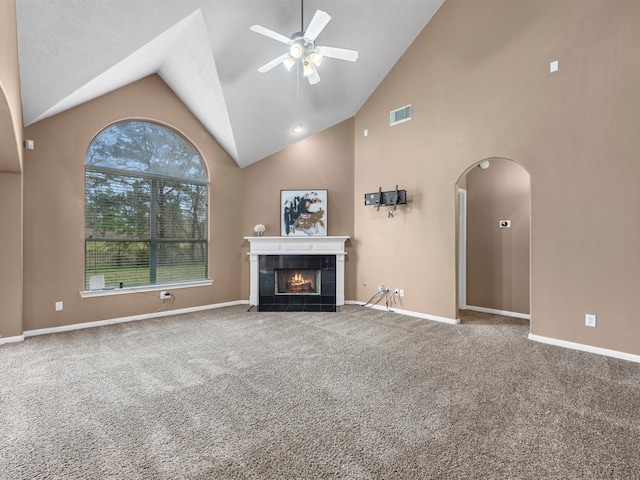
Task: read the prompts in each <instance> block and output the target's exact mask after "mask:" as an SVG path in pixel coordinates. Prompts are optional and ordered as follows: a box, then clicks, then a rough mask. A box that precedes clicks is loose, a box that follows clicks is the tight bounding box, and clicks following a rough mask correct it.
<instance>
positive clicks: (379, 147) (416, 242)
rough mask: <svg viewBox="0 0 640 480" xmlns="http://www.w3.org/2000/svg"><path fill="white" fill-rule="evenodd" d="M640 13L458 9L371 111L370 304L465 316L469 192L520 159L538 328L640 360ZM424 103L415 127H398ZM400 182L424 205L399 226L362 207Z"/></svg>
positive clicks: (366, 151)
mask: <svg viewBox="0 0 640 480" xmlns="http://www.w3.org/2000/svg"><path fill="white" fill-rule="evenodd" d="M638 18H640V2H637V1H590V0H584V1H580V2H575V1H571V0H556V1H553V2H541V1H518V2H514V1H508V0H484V1H482V2H477V1H462V0H447V1H446V2H445V3H444V4H443V6H442V7H441V8H440V10H439V11H438V12H437V13H436V15H435V16H434V18H433V20H432V21H431V22H430V23H429V25H428V26H427V28H426V29H425V30H424V31H423V32H422V33H421V34H420V35H419V36H418V38H417V39H416V40H415V42H414V43H413V45H412V46H411V47H410V48H409V49H408V51H407V52H406V53H405V55H404V56H403V57H402V58H401V59H400V61H399V62H398V63H397V64H396V66H395V67H394V68H393V70H392V71H391V72H390V73H389V75H388V76H387V78H386V79H385V80H384V81H383V82H382V84H381V85H380V86H379V87H378V89H377V90H376V91H375V92H374V94H373V95H372V96H371V97H370V98H369V99H368V101H367V102H366V103H365V104H364V105H363V107H362V108H361V110H360V112H359V113H358V114H357V115H356V119H355V178H356V182H355V197H354V198H355V240H354V243H355V245H356V248H357V250H358V268H357V298H358V299H359V300H366V299H367V298H369V297H370V295H371V294H372V292H373V291H374V289H375V284H377V283H378V282H381V283H385V285H388V286H390V287H392V288H393V287H396V286H397V287H404V288H405V289H406V297H404V299H402V307H403V308H406V309H408V310H412V311H417V312H422V313H426V314H432V315H440V316H444V317H449V318H455V317H456V315H457V313H456V282H455V277H456V275H455V229H456V227H455V198H456V195H455V187H454V185H455V183H456V180H457V179H458V177H459V176H460V175H461V174H462V173H463V172H465V170H466V169H467V168H468V167H469V166H471V165H472V164H475V163H477V162H479V161H480V160H482V159H484V158H489V157H504V158H510V159H513V160H515V161H517V162H518V163H520V164H522V165H523V166H524V167H525V168H526V169H527V170H528V171H529V172H530V174H531V191H532V205H531V229H532V230H531V232H532V233H531V235H532V237H531V238H532V244H531V315H532V320H531V331H532V333H533V334H537V335H541V336H547V337H553V338H557V339H561V340H567V341H573V342H578V343H583V344H588V345H593V346H597V347H603V348H610V349H614V350H619V351H623V352H628V353H633V354H639V353H640V341H639V339H640V322H639V321H638V319H637V313H636V311H635V310H636V309H635V305H634V302H633V299H634V298H635V297H636V296H637V293H638V281H637V272H638V271H640V256H638V255H637V249H638V247H637V243H638V238H639V236H640V226H639V223H638V222H637V221H636V219H637V218H638V217H639V216H640V192H639V191H638V189H637V188H635V185H634V184H635V183H636V181H637V178H638V177H639V176H640V162H638V158H640V136H639V135H638V134H637V129H638V125H639V120H640V117H639V113H638V112H640V82H638V78H640V45H639V44H638V41H637V39H638V38H640V22H638V21H637V20H638ZM553 60H559V65H560V69H559V71H558V72H556V73H553V74H552V73H549V63H550V62H551V61H553ZM408 103H411V104H413V111H414V119H413V120H412V121H410V122H407V123H403V124H401V125H398V126H395V127H389V125H388V118H389V111H390V110H392V109H394V108H397V107H401V106H403V105H406V104H408ZM364 129H368V130H369V136H368V137H364V136H363V135H362V131H363V130H364ZM396 183H397V184H399V185H400V186H401V188H406V189H407V191H408V193H409V198H410V204H409V205H408V206H407V207H403V208H401V209H400V213H398V214H396V216H395V217H394V218H393V219H388V218H386V217H385V216H384V215H383V214H381V213H380V214H378V213H376V212H375V210H373V209H372V208H366V207H364V206H362V203H361V197H362V194H363V193H365V192H369V191H373V190H376V189H377V188H378V186H382V187H383V188H384V189H388V188H392V187H393V185H394V184H396ZM364 284H366V286H364ZM586 313H594V314H597V315H598V327H597V328H595V329H594V328H587V327H585V326H584V315H585V314H586Z"/></svg>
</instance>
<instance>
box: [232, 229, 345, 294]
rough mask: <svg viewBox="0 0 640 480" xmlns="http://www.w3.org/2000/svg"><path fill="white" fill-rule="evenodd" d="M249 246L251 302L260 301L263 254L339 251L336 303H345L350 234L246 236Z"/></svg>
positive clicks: (313, 253) (302, 253)
mask: <svg viewBox="0 0 640 480" xmlns="http://www.w3.org/2000/svg"><path fill="white" fill-rule="evenodd" d="M244 239H245V240H247V241H248V242H249V243H250V245H251V247H250V250H249V262H250V267H249V269H250V274H249V279H250V285H249V304H251V305H258V302H259V295H258V293H259V292H258V285H259V284H258V275H259V273H260V272H259V267H258V260H259V257H260V255H335V256H336V305H337V306H340V305H344V257H345V255H346V254H347V252H346V251H345V248H344V244H345V242H346V241H347V240H348V239H349V237H339V236H331V237H244Z"/></svg>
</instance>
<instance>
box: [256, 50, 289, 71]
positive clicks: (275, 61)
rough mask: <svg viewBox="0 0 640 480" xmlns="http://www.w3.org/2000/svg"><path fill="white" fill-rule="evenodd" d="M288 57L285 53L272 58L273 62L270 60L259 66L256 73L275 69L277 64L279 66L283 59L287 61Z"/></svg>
mask: <svg viewBox="0 0 640 480" xmlns="http://www.w3.org/2000/svg"><path fill="white" fill-rule="evenodd" d="M288 57H289V54H288V53H285V54H284V55H280V56H279V57H278V58H274V59H273V60H271V61H270V62H269V63H265V64H264V65H263V66H261V67H260V68H259V69H258V71H259V72H260V73H267V72H268V71H269V70H271V69H272V68H276V67H277V66H278V65H279V64H281V63H282V62H283V61H284V60H285V59H287V58H288Z"/></svg>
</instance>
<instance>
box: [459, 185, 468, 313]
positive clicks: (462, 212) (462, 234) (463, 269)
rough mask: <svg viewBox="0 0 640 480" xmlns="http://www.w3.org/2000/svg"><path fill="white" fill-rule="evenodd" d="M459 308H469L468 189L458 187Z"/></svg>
mask: <svg viewBox="0 0 640 480" xmlns="http://www.w3.org/2000/svg"><path fill="white" fill-rule="evenodd" d="M458 308H459V309H460V310H465V309H466V308H467V191H466V190H465V189H464V188H460V187H458Z"/></svg>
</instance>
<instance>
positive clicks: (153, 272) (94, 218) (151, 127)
mask: <svg viewBox="0 0 640 480" xmlns="http://www.w3.org/2000/svg"><path fill="white" fill-rule="evenodd" d="M208 185H209V182H208V178H207V172H206V169H205V167H204V163H203V161H202V158H201V157H200V155H199V154H198V152H197V151H196V149H195V148H194V146H193V145H192V144H191V143H190V142H189V141H188V140H186V139H185V138H184V137H183V136H182V135H180V134H178V133H177V132H176V131H174V130H172V129H170V128H167V127H164V126H162V125H158V124H155V123H150V122H145V121H124V122H119V123H116V124H114V125H111V126H109V127H107V128H105V129H104V130H103V131H102V132H100V133H99V134H98V135H97V136H96V137H95V139H94V140H93V142H92V143H91V145H90V147H89V151H88V153H87V162H86V169H85V288H86V289H87V290H88V289H89V286H90V282H89V279H90V277H91V276H92V275H104V285H105V287H106V288H109V287H116V288H118V287H131V286H140V285H155V284H162V283H174V282H185V281H191V280H202V279H206V278H207V230H208V228H207V221H208V220H207V211H208V208H207V198H208Z"/></svg>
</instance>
